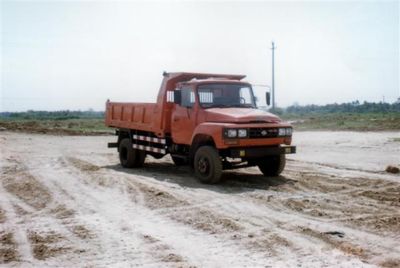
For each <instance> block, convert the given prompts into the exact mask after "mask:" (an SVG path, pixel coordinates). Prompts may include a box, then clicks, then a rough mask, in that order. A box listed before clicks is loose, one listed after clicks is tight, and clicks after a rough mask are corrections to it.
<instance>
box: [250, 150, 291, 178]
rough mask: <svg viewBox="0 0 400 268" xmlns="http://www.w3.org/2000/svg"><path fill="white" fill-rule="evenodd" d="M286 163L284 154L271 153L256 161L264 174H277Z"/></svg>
mask: <svg viewBox="0 0 400 268" xmlns="http://www.w3.org/2000/svg"><path fill="white" fill-rule="evenodd" d="M285 164H286V156H285V155H284V154H281V155H271V156H267V157H265V158H263V159H260V160H259V161H258V164H257V165H258V168H259V169H260V170H261V172H262V173H263V174H264V175H265V176H279V174H281V172H282V171H283V169H284V168H285Z"/></svg>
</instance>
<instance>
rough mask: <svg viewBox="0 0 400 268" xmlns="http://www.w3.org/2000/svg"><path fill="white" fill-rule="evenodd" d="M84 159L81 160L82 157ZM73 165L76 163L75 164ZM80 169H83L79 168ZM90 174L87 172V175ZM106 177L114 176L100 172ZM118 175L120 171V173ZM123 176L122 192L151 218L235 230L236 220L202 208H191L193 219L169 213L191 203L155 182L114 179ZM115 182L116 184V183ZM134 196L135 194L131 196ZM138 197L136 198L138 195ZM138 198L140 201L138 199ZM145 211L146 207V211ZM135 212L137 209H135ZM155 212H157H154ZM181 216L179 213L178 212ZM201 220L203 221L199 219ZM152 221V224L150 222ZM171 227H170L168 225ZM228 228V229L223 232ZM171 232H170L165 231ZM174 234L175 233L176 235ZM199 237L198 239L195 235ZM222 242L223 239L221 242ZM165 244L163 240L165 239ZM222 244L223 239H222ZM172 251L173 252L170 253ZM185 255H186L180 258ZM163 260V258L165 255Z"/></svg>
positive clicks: (215, 230) (214, 231)
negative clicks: (124, 184)
mask: <svg viewBox="0 0 400 268" xmlns="http://www.w3.org/2000/svg"><path fill="white" fill-rule="evenodd" d="M83 161H84V160H83ZM75 167H76V165H75ZM81 171H83V170H81ZM111 172H112V171H111ZM84 173H85V174H86V175H87V176H93V177H98V174H92V172H87V170H86V171H85V172H84ZM88 173H89V174H88ZM94 173H95V172H94ZM103 175H106V176H110V177H113V178H115V174H110V172H107V174H103ZM119 175H120V174H119ZM124 178H126V179H125V182H126V185H127V188H126V191H124V192H125V193H127V194H129V195H131V197H130V199H132V200H133V201H134V202H137V203H138V205H139V206H142V205H143V206H144V207H146V208H147V209H150V210H151V211H153V212H151V213H150V212H149V214H152V215H153V217H154V219H157V218H158V217H160V216H161V217H162V220H161V219H160V220H161V221H163V222H165V220H166V219H168V220H169V221H171V223H174V222H175V223H174V224H176V223H180V224H183V225H186V226H189V227H191V228H193V227H196V228H194V229H196V230H199V231H203V232H206V233H210V234H218V233H221V232H222V233H223V232H230V231H231V230H232V228H234V229H236V225H235V223H230V222H229V219H224V218H222V219H219V218H218V216H217V215H218V214H217V215H216V214H215V213H211V212H208V211H206V210H205V209H203V210H202V211H200V212H199V213H197V211H193V212H192V214H191V216H192V217H195V219H190V217H189V216H188V217H186V216H185V217H182V218H177V217H175V215H173V214H171V213H170V212H171V211H173V212H176V211H179V210H180V209H181V208H185V207H186V206H191V204H190V203H188V202H187V201H186V200H185V199H182V198H177V195H176V194H175V193H173V194H172V193H170V192H168V191H165V189H163V188H159V187H158V186H156V185H153V184H150V185H149V184H148V183H147V182H144V181H143V180H136V177H132V176H129V177H128V178H127V177H126V176H118V177H117V180H118V181H119V183H120V182H121V181H123V179H124ZM118 181H117V183H118ZM132 195H134V196H132ZM137 196H139V198H138V197H137ZM138 200H139V202H138ZM144 207H141V208H140V211H143V209H144ZM165 209H168V210H169V213H165ZM145 211H146V210H145ZM136 212H138V211H136ZM159 212H162V214H159ZM154 213H156V214H154ZM178 215H180V214H178ZM142 217H143V218H146V220H147V221H149V222H154V221H155V220H154V219H150V218H149V217H148V216H142ZM202 221H203V222H202ZM152 224H154V223H152ZM170 228H173V227H170ZM226 230H227V231H226ZM168 232H170V231H168ZM175 236H176V234H175ZM197 239H198V238H197ZM221 242H222V241H221ZM164 243H166V242H164ZM223 243H225V242H223ZM231 243H232V245H233V244H236V243H235V241H234V240H232V242H231ZM166 245H170V244H169V243H166ZM169 247H172V248H175V247H176V242H175V241H174V242H173V243H172V244H171V246H169ZM171 254H172V255H171ZM175 255H177V256H179V255H181V254H177V253H174V252H173V253H168V255H166V256H168V258H167V259H170V258H172V259H174V257H173V256H175ZM183 258H185V257H183ZM164 259H165V258H164Z"/></svg>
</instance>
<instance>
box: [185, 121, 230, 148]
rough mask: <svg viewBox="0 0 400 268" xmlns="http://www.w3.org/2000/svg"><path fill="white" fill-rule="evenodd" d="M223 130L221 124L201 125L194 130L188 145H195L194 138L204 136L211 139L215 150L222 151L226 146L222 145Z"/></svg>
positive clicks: (207, 123)
mask: <svg viewBox="0 0 400 268" xmlns="http://www.w3.org/2000/svg"><path fill="white" fill-rule="evenodd" d="M223 128H224V124H221V123H212V122H204V123H201V124H199V125H198V126H197V127H196V128H195V129H194V131H193V135H192V138H191V142H190V144H192V145H194V143H196V141H195V139H196V136H198V135H206V136H209V137H211V138H212V139H213V142H214V144H215V147H216V148H217V149H224V148H226V147H227V146H226V145H225V144H224V141H223V139H222V129H223Z"/></svg>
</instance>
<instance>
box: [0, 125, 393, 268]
mask: <svg viewBox="0 0 400 268" xmlns="http://www.w3.org/2000/svg"><path fill="white" fill-rule="evenodd" d="M399 138H400V133H394V132H380V133H374V132H367V133H361V132H358V133H357V132H297V133H295V136H294V143H295V144H297V145H298V154H297V155H291V156H289V157H288V163H287V167H286V169H285V171H284V172H283V173H282V175H281V176H280V177H274V178H265V177H263V176H262V175H261V173H260V172H259V171H258V169H257V168H247V169H243V170H236V171H228V172H225V174H224V177H223V182H222V183H221V184H219V185H203V184H200V183H199V182H197V181H196V180H195V179H194V178H193V177H192V174H191V171H190V169H189V168H187V167H175V166H174V165H173V164H172V161H171V160H170V158H169V157H165V158H164V159H161V160H155V159H152V158H150V157H148V158H147V159H146V165H145V167H144V168H141V169H131V170H126V169H122V168H121V167H120V166H119V164H118V159H117V153H116V150H115V149H107V148H106V143H107V142H111V141H114V140H115V137H113V136H90V137H89V136H51V135H40V134H18V133H11V132H0V149H1V151H0V153H1V155H0V168H1V170H0V172H1V173H0V176H1V177H0V178H1V179H0V266H12V267H20V266H23V267H33V266H35V267H46V266H52V267H54V266H62V267H105V266H111V265H112V266H119V267H126V266H145V267H338V266H339V267H375V266H378V267H379V266H380V267H399V266H400V175H399V174H389V173H386V172H385V168H386V166H387V165H394V166H397V167H398V166H399V165H400V142H399Z"/></svg>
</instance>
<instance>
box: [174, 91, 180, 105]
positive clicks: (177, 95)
mask: <svg viewBox="0 0 400 268" xmlns="http://www.w3.org/2000/svg"><path fill="white" fill-rule="evenodd" d="M174 103H175V104H179V105H180V104H181V103H182V91H180V90H174Z"/></svg>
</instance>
